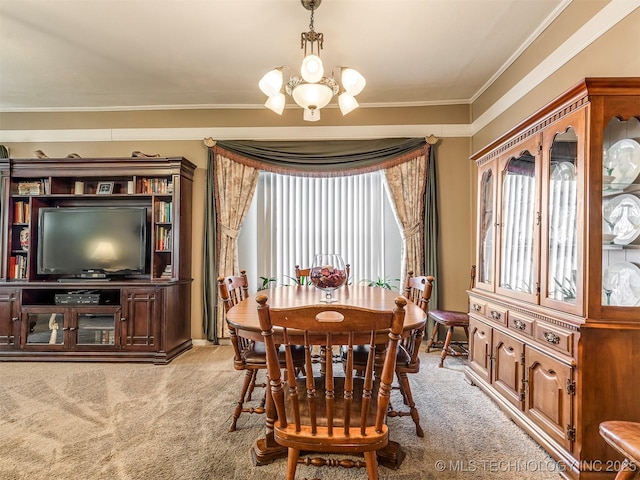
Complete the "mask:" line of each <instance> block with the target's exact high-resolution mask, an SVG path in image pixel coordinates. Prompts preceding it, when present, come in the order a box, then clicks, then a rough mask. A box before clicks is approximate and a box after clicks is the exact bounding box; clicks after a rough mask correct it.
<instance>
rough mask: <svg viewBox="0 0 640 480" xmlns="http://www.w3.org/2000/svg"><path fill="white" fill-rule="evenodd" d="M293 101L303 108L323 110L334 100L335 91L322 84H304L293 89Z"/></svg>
mask: <svg viewBox="0 0 640 480" xmlns="http://www.w3.org/2000/svg"><path fill="white" fill-rule="evenodd" d="M292 95H293V99H294V100H295V101H296V103H297V104H298V105H300V106H301V107H302V108H311V109H315V108H318V109H319V108H322V107H325V106H326V105H327V104H328V103H329V102H330V101H331V98H333V91H332V90H331V89H330V88H329V87H327V86H326V85H323V84H321V83H303V84H300V85H298V86H297V87H296V88H294V89H293V92H292Z"/></svg>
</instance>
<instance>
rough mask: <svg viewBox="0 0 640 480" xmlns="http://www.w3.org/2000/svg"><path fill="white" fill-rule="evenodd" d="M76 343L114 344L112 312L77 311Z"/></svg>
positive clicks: (114, 324)
mask: <svg viewBox="0 0 640 480" xmlns="http://www.w3.org/2000/svg"><path fill="white" fill-rule="evenodd" d="M77 321H78V331H77V334H78V336H77V338H76V345H111V346H113V345H115V331H116V328H115V327H116V320H115V317H114V315H113V313H78V316H77Z"/></svg>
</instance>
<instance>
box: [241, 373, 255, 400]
mask: <svg viewBox="0 0 640 480" xmlns="http://www.w3.org/2000/svg"><path fill="white" fill-rule="evenodd" d="M252 372H253V375H252V376H251V383H250V384H249V390H248V391H247V398H245V399H244V401H245V402H250V401H251V395H252V394H253V389H254V388H255V387H256V377H257V376H258V370H252Z"/></svg>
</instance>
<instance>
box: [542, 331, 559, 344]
mask: <svg viewBox="0 0 640 480" xmlns="http://www.w3.org/2000/svg"><path fill="white" fill-rule="evenodd" d="M543 335H544V339H545V340H546V341H547V342H549V343H553V344H554V345H557V344H559V343H560V337H559V336H558V335H556V334H555V333H553V332H544V333H543Z"/></svg>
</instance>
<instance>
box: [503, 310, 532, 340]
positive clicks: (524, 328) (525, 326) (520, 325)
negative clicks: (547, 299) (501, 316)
mask: <svg viewBox="0 0 640 480" xmlns="http://www.w3.org/2000/svg"><path fill="white" fill-rule="evenodd" d="M534 325H535V322H534V321H533V320H532V319H530V318H526V317H521V316H519V315H514V314H513V313H511V314H510V315H509V321H508V325H507V326H508V327H509V330H513V331H515V332H519V333H522V334H524V335H527V336H529V337H533V326H534Z"/></svg>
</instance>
